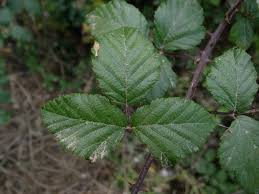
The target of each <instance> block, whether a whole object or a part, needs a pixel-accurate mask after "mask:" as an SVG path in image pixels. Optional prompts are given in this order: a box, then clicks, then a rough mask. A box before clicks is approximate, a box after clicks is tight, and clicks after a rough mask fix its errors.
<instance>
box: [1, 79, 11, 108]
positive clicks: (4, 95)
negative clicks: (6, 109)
mask: <svg viewBox="0 0 259 194" xmlns="http://www.w3.org/2000/svg"><path fill="white" fill-rule="evenodd" d="M0 79H1V78H0ZM9 102H10V94H9V92H7V91H3V90H0V104H4V103H9Z"/></svg>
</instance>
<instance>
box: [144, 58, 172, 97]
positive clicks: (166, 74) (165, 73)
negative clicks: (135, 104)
mask: <svg viewBox="0 0 259 194" xmlns="http://www.w3.org/2000/svg"><path fill="white" fill-rule="evenodd" d="M160 61H161V63H162V64H161V67H160V78H159V80H158V81H157V82H156V84H155V85H154V87H153V88H152V90H151V91H150V92H149V93H148V94H147V99H148V100H150V101H151V100H154V99H156V98H160V97H163V96H164V95H165V93H166V92H167V91H168V89H170V88H174V87H175V86H176V78H177V76H176V74H175V72H174V71H173V70H172V65H171V63H170V61H168V59H167V58H166V57H164V56H161V57H160Z"/></svg>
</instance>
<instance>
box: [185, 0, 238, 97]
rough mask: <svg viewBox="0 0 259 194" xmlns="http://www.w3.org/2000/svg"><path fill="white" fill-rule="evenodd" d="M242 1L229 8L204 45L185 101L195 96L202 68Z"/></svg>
mask: <svg viewBox="0 0 259 194" xmlns="http://www.w3.org/2000/svg"><path fill="white" fill-rule="evenodd" d="M242 2H243V0H238V1H237V2H236V3H235V5H234V6H233V7H231V8H230V9H229V10H228V12H227V13H226V15H225V19H224V20H223V21H222V22H221V23H220V24H219V26H218V27H217V29H216V31H215V32H214V33H213V34H212V35H211V38H210V40H209V42H208V44H207V45H206V47H205V49H204V50H203V51H202V52H201V56H200V57H199V58H198V59H197V62H198V65H197V67H196V70H195V72H194V75H193V79H192V82H191V85H190V87H189V89H188V92H187V94H186V98H187V99H192V97H193V95H194V94H195V90H196V88H197V86H198V83H199V81H200V77H201V73H202V72H203V69H204V67H205V66H206V65H207V63H208V62H209V58H210V56H211V54H212V51H213V49H214V48H215V46H216V44H217V43H218V41H219V39H220V37H221V35H222V33H223V32H224V30H225V29H226V27H227V26H228V24H229V23H230V22H231V20H232V19H233V17H234V15H235V13H236V12H237V11H238V8H239V6H240V5H241V3H242Z"/></svg>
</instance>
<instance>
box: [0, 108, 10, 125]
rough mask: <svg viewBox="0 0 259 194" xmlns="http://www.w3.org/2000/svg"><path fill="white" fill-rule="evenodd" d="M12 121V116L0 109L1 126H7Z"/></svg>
mask: <svg viewBox="0 0 259 194" xmlns="http://www.w3.org/2000/svg"><path fill="white" fill-rule="evenodd" d="M9 119H10V114H9V113H8V112H6V111H4V110H2V109H0V125H3V124H5V123H6V122H7V121H8V120H9Z"/></svg>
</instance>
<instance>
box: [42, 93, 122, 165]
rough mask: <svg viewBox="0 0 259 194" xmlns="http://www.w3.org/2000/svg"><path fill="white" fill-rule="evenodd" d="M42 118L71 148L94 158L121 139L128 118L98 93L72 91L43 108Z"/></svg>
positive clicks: (99, 156) (88, 157) (68, 147)
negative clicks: (76, 92)
mask: <svg viewBox="0 0 259 194" xmlns="http://www.w3.org/2000/svg"><path fill="white" fill-rule="evenodd" d="M42 117H43V122H44V124H45V125H46V127H47V128H48V129H49V131H50V132H51V133H53V134H55V136H56V138H57V139H58V140H59V142H61V143H62V144H63V145H64V146H65V147H66V148H67V149H68V150H71V151H72V152H74V153H75V154H77V155H79V156H81V157H84V158H85V159H90V160H91V161H92V162H95V161H96V159H98V158H103V157H104V155H105V154H106V153H107V152H109V151H110V150H111V149H112V148H113V147H114V146H116V145H117V144H118V142H119V141H120V140H121V139H122V137H123V133H124V130H123V128H125V126H126V123H127V122H126V118H125V116H124V114H123V113H122V112H121V111H120V109H118V108H116V107H114V106H112V105H111V104H110V103H109V101H108V100H107V99H106V98H105V97H102V96H99V95H85V94H71V95H65V96H61V97H59V98H56V99H54V100H52V101H50V102H48V103H47V104H46V105H44V106H43V108H42Z"/></svg>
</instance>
